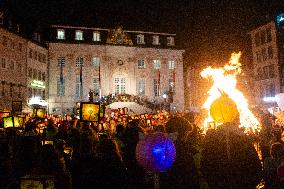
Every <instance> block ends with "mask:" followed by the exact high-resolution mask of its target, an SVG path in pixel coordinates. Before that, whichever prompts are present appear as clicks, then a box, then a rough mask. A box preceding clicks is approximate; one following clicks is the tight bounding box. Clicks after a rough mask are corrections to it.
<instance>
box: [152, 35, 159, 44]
mask: <svg viewBox="0 0 284 189" xmlns="http://www.w3.org/2000/svg"><path fill="white" fill-rule="evenodd" d="M153 45H160V42H159V36H158V35H154V36H153Z"/></svg>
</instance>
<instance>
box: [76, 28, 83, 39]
mask: <svg viewBox="0 0 284 189" xmlns="http://www.w3.org/2000/svg"><path fill="white" fill-rule="evenodd" d="M80 33H81V38H79V35H78V34H80ZM75 40H76V41H83V40H84V35H83V30H76V31H75Z"/></svg>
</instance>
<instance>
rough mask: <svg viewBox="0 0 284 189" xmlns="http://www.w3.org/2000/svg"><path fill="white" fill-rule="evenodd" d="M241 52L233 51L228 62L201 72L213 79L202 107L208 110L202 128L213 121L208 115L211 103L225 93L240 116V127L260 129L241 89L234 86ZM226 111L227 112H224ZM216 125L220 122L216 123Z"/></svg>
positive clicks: (252, 130)
mask: <svg viewBox="0 0 284 189" xmlns="http://www.w3.org/2000/svg"><path fill="white" fill-rule="evenodd" d="M240 56H241V52H239V53H233V54H232V56H231V59H230V61H229V63H228V64H226V65H225V66H224V67H220V68H212V67H207V68H205V69H204V70H203V71H202V72H201V76H202V77H203V78H208V79H212V80H213V82H214V83H213V86H212V87H211V89H210V90H209V91H208V94H209V96H208V98H207V100H206V101H205V103H204V105H203V107H204V108H205V109H206V110H207V111H208V117H207V118H206V120H205V124H204V130H205V131H206V130H207V129H208V125H209V124H208V123H210V122H214V120H213V118H212V116H211V115H210V107H211V106H212V103H214V101H216V100H217V99H218V98H220V97H221V96H222V95H224V94H225V95H227V96H228V97H229V98H230V99H231V100H233V101H234V102H235V104H236V108H237V111H238V113H239V117H240V127H244V128H245V132H254V133H255V132H257V131H259V130H260V124H259V122H258V120H257V119H256V117H255V116H254V115H253V113H252V112H251V111H250V110H249V107H248V101H247V99H246V98H245V96H244V95H243V93H242V92H241V91H239V90H238V89H237V88H236V85H237V79H236V76H237V75H238V74H240V73H241V71H242V70H241V63H240V62H239V59H240ZM224 113H228V112H224ZM216 124H217V126H218V125H220V124H222V123H216Z"/></svg>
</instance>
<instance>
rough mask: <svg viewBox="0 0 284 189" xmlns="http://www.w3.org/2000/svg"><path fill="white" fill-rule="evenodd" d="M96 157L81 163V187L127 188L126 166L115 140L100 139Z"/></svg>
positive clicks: (102, 188)
mask: <svg viewBox="0 0 284 189" xmlns="http://www.w3.org/2000/svg"><path fill="white" fill-rule="evenodd" d="M96 149H97V151H96V157H95V158H93V157H92V158H89V159H88V160H87V161H85V162H84V164H83V168H82V170H83V172H82V182H81V187H82V188H86V189H88V188H101V189H105V188H117V189H121V188H127V187H128V186H127V184H126V183H127V175H126V168H125V166H124V163H123V161H122V157H121V154H120V153H119V150H118V146H117V144H116V142H115V140H113V139H110V138H104V139H102V140H101V141H100V142H99V143H98V146H97V148H96Z"/></svg>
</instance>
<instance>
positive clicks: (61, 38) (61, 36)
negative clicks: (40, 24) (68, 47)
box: [56, 29, 66, 40]
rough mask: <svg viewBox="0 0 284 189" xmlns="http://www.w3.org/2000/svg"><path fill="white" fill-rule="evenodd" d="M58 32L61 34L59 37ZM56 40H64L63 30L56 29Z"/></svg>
mask: <svg viewBox="0 0 284 189" xmlns="http://www.w3.org/2000/svg"><path fill="white" fill-rule="evenodd" d="M59 32H62V33H61V35H60V33H59ZM56 39H58V40H65V39H66V37H65V30H64V29H57V32H56Z"/></svg>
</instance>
